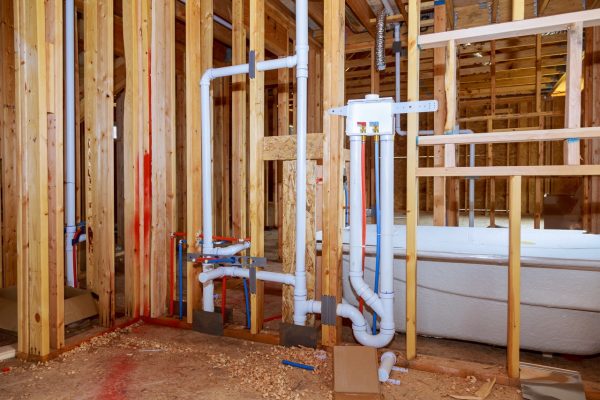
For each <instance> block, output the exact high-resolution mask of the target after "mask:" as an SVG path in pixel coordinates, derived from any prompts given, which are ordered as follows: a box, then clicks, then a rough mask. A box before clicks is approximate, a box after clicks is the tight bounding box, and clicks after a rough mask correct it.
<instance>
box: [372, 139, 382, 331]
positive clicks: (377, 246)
mask: <svg viewBox="0 0 600 400" xmlns="http://www.w3.org/2000/svg"><path fill="white" fill-rule="evenodd" d="M378 139H379V138H376V140H375V143H374V144H375V210H376V211H375V220H376V221H377V244H376V250H375V284H374V292H375V294H377V293H378V292H379V253H380V245H381V217H380V213H381V209H380V204H379V140H378ZM371 329H372V331H373V335H375V334H376V333H377V314H376V313H375V312H373V325H372V326H371Z"/></svg>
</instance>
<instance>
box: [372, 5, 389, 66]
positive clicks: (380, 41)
mask: <svg viewBox="0 0 600 400" xmlns="http://www.w3.org/2000/svg"><path fill="white" fill-rule="evenodd" d="M386 17H387V12H386V10H385V8H384V9H382V10H381V12H380V13H379V15H378V16H377V32H376V34H377V35H376V37H375V59H376V63H377V71H383V70H385V18H386Z"/></svg>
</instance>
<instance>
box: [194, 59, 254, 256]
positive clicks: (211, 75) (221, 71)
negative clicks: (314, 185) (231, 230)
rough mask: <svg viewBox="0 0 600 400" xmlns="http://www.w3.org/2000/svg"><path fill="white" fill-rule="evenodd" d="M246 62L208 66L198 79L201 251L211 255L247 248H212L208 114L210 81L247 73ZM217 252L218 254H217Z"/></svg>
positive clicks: (242, 245) (235, 246) (210, 161)
mask: <svg viewBox="0 0 600 400" xmlns="http://www.w3.org/2000/svg"><path fill="white" fill-rule="evenodd" d="M248 68H249V67H248V64H241V65H232V66H230V67H223V68H209V69H208V70H206V72H204V74H203V75H202V79H201V80H200V97H201V99H200V107H201V114H202V233H203V235H204V241H203V244H202V252H203V253H204V254H213V255H233V254H235V253H237V252H239V251H241V250H244V249H246V248H248V246H249V244H247V243H244V244H236V245H232V246H229V247H231V249H230V250H226V249H228V248H229V247H221V248H218V249H217V248H214V247H213V242H212V237H213V230H212V225H213V222H212V208H213V207H212V155H211V153H212V151H211V149H212V143H211V137H210V136H211V115H210V103H211V102H210V82H211V81H212V80H213V79H216V78H221V77H225V76H232V75H238V74H247V73H248V70H249V69H248ZM234 250H235V251H234ZM217 253H218V254H217Z"/></svg>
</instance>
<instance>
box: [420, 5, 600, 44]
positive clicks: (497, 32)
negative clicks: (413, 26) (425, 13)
mask: <svg viewBox="0 0 600 400" xmlns="http://www.w3.org/2000/svg"><path fill="white" fill-rule="evenodd" d="M577 23H581V24H582V26H583V27H584V28H587V27H590V26H597V25H600V9H593V10H586V11H578V12H573V13H567V14H560V15H552V16H549V17H539V18H530V19H526V20H520V21H511V22H503V23H500V24H493V25H484V26H478V27H475V28H467V29H458V30H455V31H448V32H439V33H431V34H428V35H421V36H419V38H418V43H419V48H420V49H421V50H424V49H432V48H435V47H441V46H445V45H446V44H447V43H448V41H449V40H454V41H455V42H456V44H457V45H459V44H465V43H473V42H483V41H488V40H495V39H507V38H513V37H518V36H527V35H535V34H538V33H547V32H555V31H564V30H567V29H569V27H570V26H571V25H573V24H577Z"/></svg>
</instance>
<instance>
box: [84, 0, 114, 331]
mask: <svg viewBox="0 0 600 400" xmlns="http://www.w3.org/2000/svg"><path fill="white" fill-rule="evenodd" d="M113 15H114V12H113V2H112V0H97V1H94V2H92V1H86V2H85V3H84V27H85V30H84V42H85V63H84V65H85V70H84V86H85V88H84V93H85V97H84V99H85V100H84V104H85V106H84V110H85V139H86V149H87V154H86V155H87V165H86V167H87V173H86V182H85V183H86V208H87V212H86V219H87V220H86V223H87V242H86V244H87V246H86V248H87V264H86V267H87V271H86V279H87V287H88V288H89V289H91V290H92V291H93V292H95V293H96V294H97V295H98V297H99V300H98V306H99V307H98V308H99V315H100V323H101V324H102V325H103V326H111V325H112V324H113V323H114V319H115V303H114V302H115V296H114V285H115V280H114V276H115V259H114V249H115V241H114V145H113V123H114V97H113V81H114V79H113V74H114V71H113V66H114V64H113V57H114V54H113V52H114V46H113Z"/></svg>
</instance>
